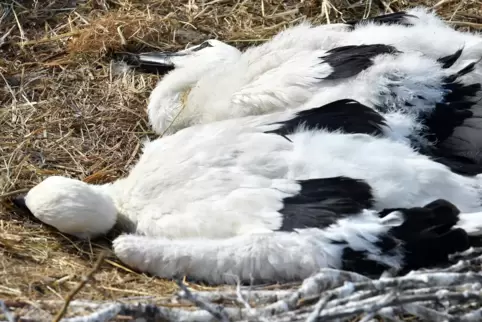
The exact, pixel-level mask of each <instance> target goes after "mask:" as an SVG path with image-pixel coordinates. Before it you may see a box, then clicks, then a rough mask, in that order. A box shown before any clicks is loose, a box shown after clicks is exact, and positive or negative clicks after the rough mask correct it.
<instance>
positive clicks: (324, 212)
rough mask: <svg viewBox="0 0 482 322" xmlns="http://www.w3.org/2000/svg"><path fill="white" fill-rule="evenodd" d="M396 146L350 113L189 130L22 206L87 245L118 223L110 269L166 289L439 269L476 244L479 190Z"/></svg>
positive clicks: (32, 196) (321, 112) (354, 107)
mask: <svg viewBox="0 0 482 322" xmlns="http://www.w3.org/2000/svg"><path fill="white" fill-rule="evenodd" d="M393 133H394V132H393V131H392V130H391V127H390V120H388V119H384V117H383V116H382V115H381V114H379V113H377V112H376V111H374V110H373V109H371V108H368V107H366V106H363V105H362V104H360V103H358V102H356V101H353V100H341V101H336V102H334V103H331V105H326V106H321V107H318V108H313V109H310V110H305V111H300V112H294V111H284V112H278V113H273V114H267V115H261V116H249V117H245V118H240V119H231V120H225V121H220V122H215V123H211V124H205V125H198V126H193V127H189V128H186V129H183V130H180V131H178V132H177V133H175V134H173V135H170V136H166V137H163V138H159V139H157V140H155V141H152V142H148V143H146V145H145V147H144V149H143V153H142V156H141V157H140V159H139V161H138V162H137V164H136V165H135V166H134V167H133V169H132V170H131V171H130V173H129V175H128V176H126V177H125V178H122V179H119V180H117V181H115V182H113V183H111V184H106V185H100V186H95V185H88V184H86V183H83V182H80V181H76V180H73V179H67V178H62V177H51V178H47V179H46V180H45V181H43V182H41V183H40V184H39V185H37V186H36V187H34V188H33V189H31V190H30V191H29V193H28V194H27V195H26V197H25V205H26V207H27V208H28V209H29V210H30V211H31V212H32V213H33V214H34V215H35V216H36V217H37V218H39V219H40V220H42V221H44V222H45V223H47V224H50V225H52V226H54V227H57V228H58V229H59V230H61V231H63V232H64V233H68V234H72V235H76V236H78V237H83V238H86V237H95V236H98V235H99V234H103V233H106V232H107V230H108V229H109V228H110V227H112V226H113V225H114V223H115V222H116V221H119V222H120V223H121V224H122V225H123V226H124V227H125V230H126V231H127V232H130V233H132V234H133V235H123V236H120V237H118V238H117V239H116V240H115V241H114V251H115V253H116V254H117V256H118V257H119V258H120V259H121V260H122V261H124V262H125V263H126V264H128V265H131V266H132V267H135V268H137V269H139V270H141V271H145V272H149V273H151V274H155V275H158V276H162V277H168V278H171V277H175V276H182V275H189V276H190V277H192V278H195V279H200V280H205V281H208V282H211V283H221V282H233V280H232V277H230V276H229V274H234V275H237V276H238V277H239V278H240V279H241V280H242V281H247V282H249V281H250V279H251V277H253V278H254V280H255V281H257V282H273V281H288V280H296V279H299V278H304V277H307V276H309V275H310V274H312V273H314V272H316V271H317V270H318V269H320V268H322V267H334V268H344V269H352V270H355V271H358V272H360V273H363V274H375V275H376V274H380V273H381V272H382V271H383V270H385V269H387V268H396V269H402V270H407V269H408V270H409V269H413V268H418V267H425V266H427V265H436V264H440V263H444V262H446V261H447V256H448V254H450V253H453V252H454V251H458V250H463V249H466V248H468V247H470V242H469V238H468V237H469V236H478V235H479V234H480V233H481V232H482V231H481V228H482V201H481V200H482V199H481V196H482V181H481V180H482V178H481V177H480V176H474V177H465V176H461V175H458V174H455V173H453V172H452V171H451V170H450V169H449V168H447V167H446V166H444V165H442V164H440V163H437V162H434V161H432V160H430V159H429V158H428V157H426V156H424V155H422V154H419V153H418V152H417V151H415V150H413V149H412V148H411V147H410V146H409V145H407V144H405V143H403V142H400V141H397V140H393V139H391V138H390V137H391V135H393ZM414 207H415V208H414ZM417 207H418V208H417ZM420 207H421V208H420ZM423 207H425V208H423ZM459 212H461V213H459ZM437 227H438V228H437ZM367 263H368V264H367ZM225 274H228V275H225Z"/></svg>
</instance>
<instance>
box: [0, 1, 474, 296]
mask: <svg viewBox="0 0 482 322" xmlns="http://www.w3.org/2000/svg"><path fill="white" fill-rule="evenodd" d="M415 5H426V6H430V7H432V6H434V7H435V8H436V9H437V11H438V13H439V14H440V15H442V16H443V17H444V18H446V19H447V20H449V21H451V23H452V24H453V25H454V26H457V27H458V28H464V29H473V30H477V29H479V30H480V29H481V27H482V2H481V1H480V0H463V1H451V0H442V1H411V0H399V1H392V2H391V3H390V2H389V1H388V0H387V1H375V0H372V1H348V0H346V1H341V0H333V1H327V0H321V1H318V0H304V1H303V0H301V1H295V0H288V1H281V0H278V1H275V0H244V1H232V0H213V1H196V0H187V1H180V0H169V1H168V0H84V1H81V0H78V1H75V0H44V1H37V0H23V1H22V0H17V1H15V0H10V1H7V0H5V1H0V84H1V85H0V122H1V126H0V162H1V165H0V168H1V170H0V195H1V197H0V198H1V200H0V201H1V208H0V299H5V300H8V301H9V303H11V304H12V303H13V304H15V303H17V304H18V303H25V302H36V301H44V300H59V299H60V300H61V299H63V298H65V297H66V296H67V294H69V292H71V291H72V290H73V289H74V288H75V287H76V286H77V285H78V283H79V281H80V280H81V278H82V276H83V275H84V274H86V272H87V271H89V270H90V269H91V268H92V266H93V265H94V262H95V260H96V258H97V256H98V255H99V253H100V251H101V250H103V249H105V250H107V251H108V252H109V249H110V244H109V240H108V238H105V239H102V240H98V241H95V242H92V243H87V242H82V241H79V240H76V239H73V238H71V237H69V236H65V235H62V234H61V233H59V232H57V231H55V230H54V229H51V228H49V227H46V226H45V225H42V224H41V223H39V222H38V221H36V220H35V219H32V218H29V217H28V216H26V215H25V214H23V213H19V212H15V211H14V210H13V209H12V204H11V202H10V200H9V198H10V197H11V196H15V195H17V194H19V193H22V192H24V191H25V190H27V189H28V188H30V187H32V186H34V185H35V184H37V183H38V182H40V181H41V180H43V179H44V178H46V177H47V176H50V175H63V176H69V177H73V178H78V179H81V180H84V181H87V182H91V183H101V182H108V181H111V180H114V179H115V178H118V177H120V176H123V175H124V174H125V173H126V172H127V171H128V169H129V167H130V166H131V165H132V164H133V163H134V162H135V160H136V158H137V156H138V154H139V150H140V145H141V141H142V139H144V138H145V137H146V136H152V135H153V133H152V132H151V131H150V128H149V126H148V124H147V117H146V106H147V98H148V95H149V93H150V91H151V89H152V88H153V86H154V85H155V83H156V80H157V79H156V77H154V76H146V75H134V74H131V73H129V74H123V73H120V72H119V71H118V70H116V68H114V66H113V65H112V64H111V62H110V60H109V58H108V57H109V53H110V52H112V51H116V50H122V51H148V50H156V49H160V50H176V49H180V48H183V47H185V46H186V45H187V44H189V43H198V42H200V41H202V40H205V39H208V38H218V39H220V40H223V41H227V42H230V43H232V44H234V45H236V46H239V47H244V46H248V45H253V44H257V43H260V42H263V41H265V40H266V39H268V38H269V37H270V36H272V35H273V34H275V33H276V32H278V31H279V30H281V29H283V28H285V27H287V26H289V25H291V24H293V23H296V22H299V21H301V20H302V19H304V18H308V19H310V20H312V21H314V22H317V23H333V22H340V21H343V20H350V19H354V18H357V19H358V18H362V17H363V16H367V15H369V14H370V15H374V14H380V13H384V12H389V11H390V10H403V9H406V8H408V7H409V6H415ZM192 287H195V288H200V289H209V288H207V287H205V286H201V285H198V286H195V285H192ZM175 290H177V286H176V284H175V283H174V282H172V281H167V280H161V279H155V278H152V277H150V276H146V275H143V274H138V273H136V272H133V271H131V270H130V269H128V268H127V267H124V266H123V265H122V264H120V262H118V261H117V260H116V259H115V257H114V256H113V255H112V254H111V253H108V255H107V260H106V261H105V262H104V264H103V265H102V266H101V268H100V269H99V270H98V272H97V274H96V275H95V279H94V281H93V282H92V283H88V284H87V285H86V286H85V287H83V288H82V289H81V290H80V292H79V293H78V294H77V295H76V298H83V299H116V298H119V297H125V296H138V295H155V296H169V295H171V294H172V293H173V292H174V291H175ZM19 305H20V304H19Z"/></svg>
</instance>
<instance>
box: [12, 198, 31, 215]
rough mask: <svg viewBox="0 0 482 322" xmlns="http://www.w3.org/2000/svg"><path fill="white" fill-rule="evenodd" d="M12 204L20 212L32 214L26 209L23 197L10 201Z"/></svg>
mask: <svg viewBox="0 0 482 322" xmlns="http://www.w3.org/2000/svg"><path fill="white" fill-rule="evenodd" d="M12 202H13V204H14V205H15V206H16V207H17V208H18V209H20V210H22V211H24V212H27V213H29V214H32V212H31V211H30V209H28V207H27V204H26V203H25V196H24V195H20V196H17V197H15V198H13V199H12Z"/></svg>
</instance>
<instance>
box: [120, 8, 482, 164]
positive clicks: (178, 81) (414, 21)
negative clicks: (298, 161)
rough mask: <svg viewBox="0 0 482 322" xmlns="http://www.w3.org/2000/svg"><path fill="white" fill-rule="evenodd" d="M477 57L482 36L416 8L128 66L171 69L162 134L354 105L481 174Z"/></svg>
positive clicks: (157, 104) (212, 44)
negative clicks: (339, 103) (347, 102)
mask: <svg viewBox="0 0 482 322" xmlns="http://www.w3.org/2000/svg"><path fill="white" fill-rule="evenodd" d="M301 35H303V37H301ZM447 39H450V41H447ZM308 40H309V41H308ZM481 57H482V37H480V36H477V35H474V34H470V33H462V32H459V31H455V30H453V29H452V28H450V27H449V26H448V25H447V24H445V23H444V22H443V21H442V20H441V19H440V18H439V17H437V16H436V15H435V14H434V13H431V12H428V11H427V10H425V9H422V8H416V9H412V10H410V11H408V12H407V13H396V14H391V15H386V16H380V17H374V18H371V19H368V21H364V22H358V23H355V22H350V23H347V24H336V25H328V26H318V27H313V26H311V25H308V24H302V25H300V26H297V27H294V28H291V29H288V30H286V31H284V32H282V33H280V34H278V35H277V36H275V37H274V38H273V39H272V40H271V41H269V42H267V43H266V44H263V45H261V46H257V47H253V48H250V49H248V50H247V51H246V52H244V53H241V52H240V51H239V50H237V49H236V48H234V47H232V46H229V45H227V44H224V43H222V42H219V41H216V40H208V41H206V42H204V43H202V44H201V45H198V46H194V47H191V48H188V49H186V50H183V51H180V52H177V53H170V54H169V53H146V54H140V55H133V56H128V57H127V60H128V61H129V62H130V63H131V64H133V65H138V66H139V68H141V69H144V70H152V69H153V70H155V71H157V72H161V73H165V72H168V73H167V74H166V75H165V76H164V77H163V79H162V80H161V81H160V82H159V84H158V85H157V86H156V88H155V89H154V91H153V92H152V94H151V96H150V100H149V105H148V114H149V120H150V122H151V124H152V127H153V129H154V130H155V131H156V132H157V133H159V134H161V133H162V134H164V133H167V134H171V133H174V132H176V131H178V130H179V129H181V128H184V127H187V126H191V125H194V124H202V123H209V122H213V121H217V120H223V119H229V118H235V117H242V116H247V115H259V114H265V113H271V112H273V111H282V110H286V109H306V108H310V107H312V106H321V105H324V104H326V103H327V102H329V101H333V100H336V99H342V98H352V99H356V100H358V101H360V102H362V103H363V104H365V105H367V106H369V107H372V108H374V109H377V110H378V111H379V112H381V113H383V114H384V115H385V116H386V117H388V118H390V117H396V118H399V119H400V122H401V124H399V125H400V126H398V127H397V129H398V130H399V132H400V138H401V139H410V141H411V144H412V145H413V146H414V147H416V148H419V149H421V151H423V152H424V153H426V154H427V155H430V156H433V157H437V158H438V160H442V159H440V158H445V159H444V160H445V161H443V162H445V163H446V164H448V162H449V161H447V160H448V159H447V158H449V159H453V158H456V159H457V161H456V162H455V161H450V164H454V163H457V165H454V166H453V170H454V171H459V172H468V173H474V172H475V173H479V172H481V171H480V169H479V167H474V163H475V164H480V163H482V153H481V152H482V122H481V120H480V116H482V101H481V98H482V94H481V92H480V88H481V85H480V84H481V83H482V64H481V63H480V58H481ZM434 148H435V150H434ZM461 163H462V164H466V165H467V167H468V168H469V169H467V168H465V167H464V166H461V165H460V164H461Z"/></svg>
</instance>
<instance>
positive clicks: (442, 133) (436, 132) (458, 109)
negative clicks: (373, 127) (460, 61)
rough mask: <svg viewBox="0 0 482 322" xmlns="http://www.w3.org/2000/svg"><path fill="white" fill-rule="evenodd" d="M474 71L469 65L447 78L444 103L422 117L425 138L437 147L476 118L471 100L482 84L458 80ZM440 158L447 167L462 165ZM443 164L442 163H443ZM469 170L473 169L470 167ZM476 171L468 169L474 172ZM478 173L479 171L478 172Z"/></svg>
mask: <svg viewBox="0 0 482 322" xmlns="http://www.w3.org/2000/svg"><path fill="white" fill-rule="evenodd" d="M473 70H474V64H473V63H471V64H468V65H467V66H465V67H464V68H462V69H461V70H459V71H458V72H457V73H455V74H453V75H450V76H448V77H446V78H445V80H444V84H443V89H444V90H445V91H446V94H445V96H444V102H443V103H438V104H436V105H435V108H434V109H433V110H432V111H430V112H429V113H427V114H425V115H421V117H420V122H421V123H422V124H424V125H425V137H426V138H427V139H428V140H429V141H430V142H432V143H434V144H435V146H436V147H439V146H440V144H443V142H444V141H445V140H446V139H448V138H449V137H450V136H452V134H453V132H454V130H455V128H457V127H459V126H461V125H462V124H463V123H464V122H465V120H467V119H469V118H472V117H473V116H474V114H473V112H472V111H471V110H470V109H471V107H472V106H473V105H474V104H475V103H474V102H473V101H471V100H469V98H471V97H474V96H476V95H477V93H478V92H479V91H480V90H481V84H478V83H475V84H469V85H465V84H461V83H459V82H458V78H459V77H461V76H463V75H465V74H467V73H470V72H471V71H473ZM442 157H444V158H439V159H438V160H440V161H443V162H445V161H447V162H448V163H447V165H449V166H450V167H451V168H452V166H451V165H456V164H457V163H458V165H457V167H458V168H460V166H461V165H462V163H460V162H455V161H451V160H449V159H447V158H445V157H446V156H442ZM443 162H442V163H443ZM469 168H473V167H471V166H469ZM474 170H475V169H472V170H471V169H467V171H468V172H473V171H474ZM477 171H478V170H477Z"/></svg>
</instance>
